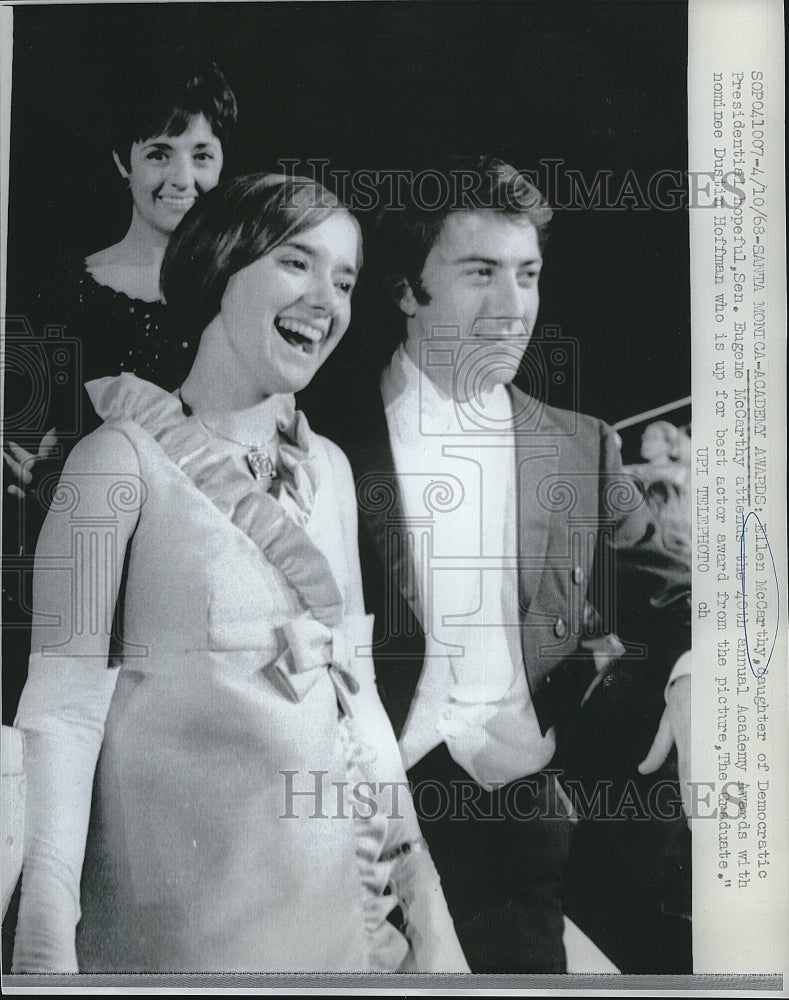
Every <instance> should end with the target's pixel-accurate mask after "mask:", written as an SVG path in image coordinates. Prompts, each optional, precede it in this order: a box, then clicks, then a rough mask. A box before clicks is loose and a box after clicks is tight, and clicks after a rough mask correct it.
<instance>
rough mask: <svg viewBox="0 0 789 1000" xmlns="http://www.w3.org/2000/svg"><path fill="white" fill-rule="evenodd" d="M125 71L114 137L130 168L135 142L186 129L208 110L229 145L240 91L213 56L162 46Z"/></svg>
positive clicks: (114, 144)
mask: <svg viewBox="0 0 789 1000" xmlns="http://www.w3.org/2000/svg"><path fill="white" fill-rule="evenodd" d="M122 77H123V78H122V80H120V81H119V86H118V91H117V93H116V94H115V95H114V99H113V105H112V108H111V114H110V118H111V121H110V126H109V137H110V143H111V145H112V149H113V150H114V152H116V153H117V154H118V158H119V159H120V161H121V163H122V164H123V166H124V167H126V169H127V170H128V169H129V166H130V164H129V154H130V153H131V147H132V145H133V144H134V143H135V142H142V141H143V140H145V139H150V138H152V137H153V136H156V135H170V136H177V135H182V134H183V133H184V132H185V131H186V130H187V128H188V127H189V123H190V122H191V120H192V119H193V118H194V117H195V116H196V115H201V114H202V115H205V117H206V120H207V121H208V123H209V125H210V126H211V130H212V131H213V133H214V135H215V136H216V137H217V139H219V141H220V142H221V143H222V147H223V149H224V148H225V147H226V145H227V142H228V140H229V138H230V136H231V134H232V131H233V127H234V126H235V124H236V118H237V115H238V109H237V106H236V98H235V94H234V93H233V91H232V90H231V89H230V86H229V85H228V82H227V80H226V79H225V77H224V74H223V73H222V71H221V70H220V69H219V67H218V66H217V64H216V63H215V62H213V61H212V60H211V59H207V58H205V57H203V56H200V55H198V54H197V53H195V52H193V51H192V50H191V49H188V48H185V47H182V46H178V47H176V48H170V49H166V48H162V49H159V50H156V51H154V52H153V53H147V52H146V53H145V54H144V55H142V54H141V55H140V57H139V59H138V60H136V61H135V63H134V65H133V67H132V68H131V69H129V70H127V71H126V72H124V73H123V74H122ZM121 85H122V89H121Z"/></svg>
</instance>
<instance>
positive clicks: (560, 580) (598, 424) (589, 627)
mask: <svg viewBox="0 0 789 1000" xmlns="http://www.w3.org/2000/svg"><path fill="white" fill-rule="evenodd" d="M510 393H511V397H512V403H513V414H514V430H515V442H516V473H517V479H516V482H517V490H518V495H517V498H516V501H517V502H516V504H513V510H517V539H518V543H517V544H518V556H519V571H518V576H519V616H520V637H521V644H522V649H523V660H524V664H525V667H526V673H527V678H528V683H529V688H530V691H531V694H532V698H533V701H534V705H535V708H536V711H537V716H538V719H539V721H540V726H541V728H542V730H543V732H544V731H545V730H547V728H548V727H549V726H551V725H554V724H557V723H559V724H561V723H562V722H563V721H564V720H566V719H567V718H568V716H570V715H572V713H573V712H574V711H576V710H577V708H578V707H579V705H580V700H581V696H582V693H583V691H584V690H585V689H586V687H587V685H588V683H589V681H590V680H591V679H592V676H593V674H594V665H593V661H592V658H591V656H590V654H589V652H588V649H585V648H584V643H585V641H586V640H589V639H594V638H595V637H598V636H600V635H603V634H607V633H611V632H613V633H616V634H617V635H618V636H619V638H620V639H621V641H622V642H623V643H624V644H625V647H626V653H625V656H626V657H628V658H631V659H633V660H634V661H636V662H643V664H646V665H648V668H649V669H654V670H658V671H660V673H661V675H662V677H661V683H662V682H664V681H665V679H667V677H668V674H669V672H670V670H671V668H672V667H673V665H674V663H675V662H676V659H677V658H678V657H679V655H680V654H681V653H682V652H684V651H685V650H687V649H689V648H690V575H689V569H688V567H687V566H684V565H682V564H681V563H679V562H677V560H676V559H675V558H674V557H673V556H672V555H671V554H670V553H669V552H668V551H667V550H666V549H665V548H664V547H663V546H662V544H661V542H660V539H659V536H658V533H657V530H656V526H655V523H654V520H653V518H652V516H651V512H650V510H649V508H648V507H647V505H646V503H645V501H644V497H643V492H642V490H641V489H640V487H639V484H638V483H637V482H636V481H635V480H634V479H633V478H632V477H630V476H628V475H625V473H624V472H623V469H622V464H621V459H620V454H619V448H618V445H617V442H616V439H615V437H614V434H613V432H612V430H611V429H610V428H609V427H608V426H607V425H606V424H604V423H603V422H602V421H599V420H595V419H592V418H590V417H586V416H583V415H579V414H576V413H572V412H569V411H564V410H558V409H556V408H553V407H548V406H544V405H543V404H541V403H539V402H538V401H537V400H535V399H533V398H532V397H529V396H526V395H525V394H524V393H522V392H520V391H519V390H518V389H516V388H515V387H510ZM353 408H354V409H353V412H354V417H353V419H352V421H344V422H343V432H342V433H341V434H337V435H335V436H336V438H337V439H338V443H340V444H341V446H342V447H343V448H344V450H345V452H346V454H347V455H348V458H349V459H350V462H351V466H352V469H353V473H354V478H355V481H356V489H357V502H358V505H359V544H360V555H361V563H362V577H363V582H364V591H365V602H366V604H367V611H368V612H372V613H373V614H374V615H375V632H374V656H375V665H376V676H377V681H378V686H379V690H380V693H381V698H382V701H383V703H384V705H385V707H386V709H387V711H388V713H389V715H390V718H391V720H392V724H393V727H394V729H395V732H396V733H397V735H398V736H399V735H400V732H401V731H402V727H403V725H404V723H405V719H406V716H407V714H408V709H409V707H410V705H411V701H412V700H413V697H414V693H415V690H416V686H417V683H418V680H419V675H420V673H421V671H422V668H423V662H424V652H425V641H424V632H423V629H422V622H421V621H420V615H421V610H420V599H419V590H418V588H417V586H416V581H415V579H414V573H413V567H412V560H411V556H410V548H409V546H410V545H412V544H424V540H425V537H428V543H427V544H428V546H429V531H430V518H431V511H430V510H429V509H427V508H426V516H425V521H424V523H423V524H422V525H418V526H416V529H415V527H414V525H413V523H412V524H408V523H407V522H406V521H405V519H404V515H403V508H402V504H401V499H400V493H399V489H398V484H397V476H396V473H395V469H394V463H393V457H392V450H391V447H390V444H389V436H388V429H387V424H386V417H385V414H384V408H383V402H382V400H381V395H380V390H379V389H378V387H377V386H374V387H371V388H369V389H368V390H367V396H366V398H364V397H362V398H361V400H360V398H359V396H354V397H353ZM437 478H439V479H440V474H439V475H438V477H437ZM434 513H435V512H434ZM419 535H421V536H422V538H421V542H420V539H419V538H418V537H417V536H419ZM458 545H459V551H462V549H463V540H462V539H459V540H458ZM560 729H561V726H560Z"/></svg>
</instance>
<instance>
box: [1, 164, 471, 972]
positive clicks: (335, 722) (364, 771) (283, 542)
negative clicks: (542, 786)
mask: <svg viewBox="0 0 789 1000" xmlns="http://www.w3.org/2000/svg"><path fill="white" fill-rule="evenodd" d="M360 241H361V237H360V233H359V229H358V226H357V224H356V222H355V221H354V220H353V219H352V217H351V216H350V214H349V213H348V212H347V210H346V209H345V208H343V207H342V206H341V205H340V204H339V203H338V201H337V200H336V199H335V198H334V197H333V196H332V195H330V194H329V192H327V191H325V190H324V189H323V188H321V187H320V186H319V185H317V184H315V183H314V182H311V181H306V180H301V179H299V178H283V177H277V176H270V175H253V176H249V177H241V178H238V179H237V180H236V181H234V182H232V183H231V184H229V185H227V187H226V188H224V189H220V188H217V189H216V190H214V191H211V192H209V193H208V194H207V195H206V196H205V198H203V199H201V201H200V203H199V204H198V205H197V206H195V209H194V211H193V212H192V213H190V215H189V216H188V218H187V219H185V220H184V223H183V225H182V226H180V227H179V228H178V230H177V232H176V234H175V236H174V238H173V239H172V240H171V241H170V244H169V246H168V248H167V252H166V255H165V259H164V264H163V269H162V283H163V288H164V291H165V294H166V296H167V300H168V303H169V305H168V308H171V309H174V310H176V312H177V313H178V314H179V317H180V320H181V321H184V322H185V321H186V318H187V317H191V319H192V321H193V322H197V318H198V317H200V324H199V325H197V326H195V327H193V330H194V333H195V336H193V337H192V338H191V340H193V341H194V342H195V344H196V353H195V356H194V360H193V363H192V365H191V368H190V370H189V372H188V375H187V377H186V379H185V380H184V382H183V384H182V386H181V387H180V388H179V390H178V391H177V392H176V393H168V392H167V391H165V390H164V389H162V388H161V387H159V386H157V385H154V384H153V383H152V382H147V381H144V380H142V379H140V378H137V377H136V376H134V375H129V374H123V375H120V376H118V377H114V378H104V379H100V380H97V381H95V382H92V383H90V384H89V386H88V391H89V393H90V396H91V398H92V400H93V402H94V404H95V407H96V410H97V412H98V413H99V414H100V415H101V416H102V417H103V418H104V420H105V423H104V425H103V426H102V427H100V428H99V429H98V430H96V431H95V432H94V433H93V434H91V435H89V436H88V437H87V438H85V439H84V440H83V441H82V442H80V444H79V445H78V446H77V447H76V448H75V449H74V451H73V452H72V453H71V456H70V457H69V460H68V462H67V464H66V468H65V470H64V473H63V476H62V478H61V483H60V489H59V492H58V497H59V498H61V499H63V498H66V502H65V503H61V502H58V503H57V504H54V503H53V506H52V508H51V509H50V512H49V515H48V517H47V520H46V522H45V524H44V529H43V531H42V533H41V540H40V543H39V548H38V550H37V565H40V566H45V565H50V559H52V558H55V559H57V560H62V559H66V560H67V561H68V560H70V559H72V556H71V553H79V552H81V551H83V549H84V550H85V551H87V548H86V547H91V551H92V553H93V558H91V559H90V560H81V559H80V557H79V556H78V555H75V556H74V557H73V576H70V577H69V578H70V579H72V578H73V579H74V580H75V581H76V582H75V586H74V588H73V591H72V590H70V589H69V588H68V587H63V586H62V582H61V581H60V580H59V579H58V580H55V579H53V576H55V575H54V574H52V573H47V572H44V571H42V572H39V573H37V574H36V576H35V581H34V608H35V611H36V620H37V621H39V622H48V623H53V622H58V623H60V624H58V625H54V626H53V625H52V624H49V625H41V626H40V627H36V628H35V629H34V631H33V644H32V656H31V658H30V670H29V675H28V681H27V684H26V686H25V689H24V692H23V694H22V698H21V700H20V707H19V713H18V716H17V720H16V725H17V726H18V728H20V729H22V730H23V732H24V735H25V772H26V778H27V802H28V806H27V812H26V842H25V857H24V867H23V873H22V893H21V900H20V907H19V920H18V923H17V931H16V940H15V950H14V968H15V970H16V971H17V972H77V971H80V972H149V973H152V972H219V971H232V972H245V971H246V972H267V971H272V972H273V971H277V972H288V971H293V972H304V971H322V972H328V971H344V972H349V971H359V972H362V971H379V972H386V971H394V970H398V969H399V970H402V971H422V972H440V971H459V972H464V971H468V967H467V965H466V963H465V960H464V958H463V954H462V952H461V950H460V946H459V945H458V943H457V939H456V937H455V932H454V927H453V925H452V921H451V918H450V916H449V913H448V911H447V908H446V904H445V902H444V897H443V893H442V891H441V887H440V883H439V880H438V875H437V873H436V871H435V868H434V866H433V863H432V859H431V856H430V853H429V851H428V850H427V848H426V845H425V844H424V842H423V841H422V839H421V835H420V830H419V824H418V821H417V819H416V815H415V812H414V809H413V804H412V802H411V798H410V795H409V794H408V792H407V787H408V786H407V782H406V779H405V774H404V771H403V765H402V761H401V759H400V754H399V751H398V748H397V743H396V741H395V737H394V733H393V732H392V728H391V725H390V723H389V721H388V717H387V716H386V713H385V712H384V710H383V707H382V705H381V702H380V699H379V697H378V693H377V689H376V684H375V675H374V671H373V667H372V660H371V659H370V658H369V657H365V656H364V655H363V650H364V649H365V648H368V647H369V646H370V643H371V641H372V619H371V617H370V616H366V615H365V613H364V602H363V598H362V588H361V574H360V569H359V556H358V543H357V525H356V505H355V497H354V485H353V479H352V476H351V472H350V468H349V466H348V462H347V460H346V458H345V456H344V455H343V454H342V452H341V451H340V450H339V449H338V448H337V447H336V446H335V445H333V444H332V443H331V442H329V441H327V440H326V439H325V438H321V437H319V436H317V435H314V434H312V433H311V431H310V429H309V427H308V426H307V423H306V420H305V419H304V417H303V415H302V414H300V413H298V412H296V410H295V402H294V398H293V393H294V391H296V390H297V389H300V388H302V387H303V386H305V385H306V384H307V383H308V382H309V381H310V379H311V378H312V376H313V374H314V373H315V372H316V371H317V369H318V368H319V367H320V365H321V364H322V363H323V361H324V360H325V358H326V357H327V356H328V355H329V353H330V352H331V351H332V350H333V349H334V347H335V346H336V344H337V343H338V342H339V340H340V339H341V337H342V336H343V334H344V333H345V330H346V328H347V327H348V324H349V321H350V315H351V306H350V297H351V291H352V289H353V285H354V281H355V277H356V273H357V270H358V268H359V264H360ZM72 495H77V496H78V497H79V501H78V502H79V508H80V519H81V520H79V521H77V520H75V519H74V517H73V506H72V505H70V504H69V502H68V500H67V498H68V497H69V496H72ZM108 506H109V507H110V508H111V510H112V512H113V513H114V516H115V520H114V528H115V534H114V535H110V534H107V535H106V536H105V535H104V534H102V535H101V539H99V536H97V535H96V534H95V531H94V529H93V528H92V527H88V528H84V529H83V527H82V524H83V523H87V524H89V525H91V526H92V525H94V524H95V523H97V522H96V518H99V519H100V518H101V517H102V515H103V514H104V513H106V512H107V508H108ZM86 517H87V522H84V520H83V519H84V518H86ZM105 542H106V548H102V546H103V545H105ZM97 544H98V547H99V548H98V549H96V545H97ZM39 560H41V561H40V562H39ZM56 575H57V576H58V577H59V576H60V575H59V574H56ZM86 595H90V598H86ZM86 601H87V602H92V603H87V606H86ZM104 608H114V622H113V623H110V622H105V625H106V627H105V628H103V629H101V628H100V629H93V630H88V629H83V630H79V634H76V632H75V633H74V634H72V632H71V629H70V626H69V624H68V623H70V622H72V621H76V620H78V619H79V620H87V619H83V616H85V615H87V616H88V618H89V619H90V620H91V621H94V620H95V621H99V620H103V615H102V614H100V613H99V609H104ZM96 616H98V617H96ZM111 639H112V642H111ZM53 653H55V654H56V655H54V656H53V655H52V654H53ZM316 776H317V777H316ZM316 781H317V785H316ZM362 791H363V794H362ZM397 792H399V793H402V794H397ZM316 796H317V798H316ZM319 800H320V801H324V800H325V801H326V802H327V804H328V802H329V801H330V800H331V806H330V807H329V808H328V809H327V810H325V811H324V809H323V808H322V807H321V805H320V802H319ZM335 806H336V808H335Z"/></svg>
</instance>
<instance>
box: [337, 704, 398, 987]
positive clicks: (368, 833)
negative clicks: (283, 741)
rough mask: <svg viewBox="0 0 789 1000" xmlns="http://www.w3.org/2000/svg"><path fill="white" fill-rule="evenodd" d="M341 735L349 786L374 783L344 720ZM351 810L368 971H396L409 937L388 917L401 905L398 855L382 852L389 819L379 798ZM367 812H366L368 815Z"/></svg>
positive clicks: (354, 786)
mask: <svg viewBox="0 0 789 1000" xmlns="http://www.w3.org/2000/svg"><path fill="white" fill-rule="evenodd" d="M340 735H341V737H342V743H343V748H344V751H345V758H346V765H345V767H346V773H347V776H348V781H349V784H350V787H351V788H360V786H361V787H362V788H364V787H367V788H369V787H370V786H371V785H373V787H375V785H374V783H373V782H371V781H370V778H369V775H368V773H367V772H366V768H365V760H366V758H365V752H369V748H367V747H363V746H362V745H361V744H360V743H359V742H358V741H357V740H356V739H355V738H354V736H353V735H352V733H351V732H350V729H349V727H348V725H347V719H343V720H342V721H341V723H340ZM348 808H349V809H350V810H351V812H350V816H351V817H352V821H353V826H354V835H355V838H356V861H357V864H358V867H359V877H360V879H361V883H362V906H363V909H364V925H365V932H366V935H367V942H368V947H369V953H370V970H371V971H372V972H395V971H396V970H397V969H398V968H399V967H400V966H401V965H402V963H403V961H404V960H405V958H406V957H407V956H408V953H409V951H410V947H411V946H410V944H409V941H408V939H407V938H406V937H405V935H404V934H403V933H402V931H400V930H398V929H397V928H396V927H395V925H394V924H392V923H390V922H389V920H388V919H387V918H388V916H389V914H390V913H391V912H392V911H393V910H394V909H396V908H397V907H398V906H400V899H399V898H398V896H397V894H396V886H395V882H394V880H393V878H392V872H393V869H394V867H395V864H396V862H397V855H396V854H395V853H394V852H393V853H392V856H390V857H389V858H388V859H385V858H383V857H382V855H381V846H382V844H385V843H386V841H387V835H388V833H389V831H388V829H387V827H388V825H389V824H390V823H391V822H392V819H391V818H390V817H388V816H387V815H386V813H385V811H384V809H383V805H382V802H381V800H380V798H379V797H377V796H376V797H375V798H374V799H373V803H372V805H371V806H370V807H369V808H365V807H364V804H362V806H361V808H360V807H359V803H357V802H355V801H352V802H351V803H350V804H349V805H348ZM368 813H369V815H368Z"/></svg>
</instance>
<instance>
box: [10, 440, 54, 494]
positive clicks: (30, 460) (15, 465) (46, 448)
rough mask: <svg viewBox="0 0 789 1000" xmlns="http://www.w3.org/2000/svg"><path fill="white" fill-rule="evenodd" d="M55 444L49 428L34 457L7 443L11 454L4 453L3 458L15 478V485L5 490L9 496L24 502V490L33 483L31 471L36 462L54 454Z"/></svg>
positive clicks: (15, 445)
mask: <svg viewBox="0 0 789 1000" xmlns="http://www.w3.org/2000/svg"><path fill="white" fill-rule="evenodd" d="M57 443H58V439H57V433H56V428H54V427H50V428H49V430H48V431H47V432H46V434H45V435H44V436H43V437H42V438H41V442H40V444H39V446H38V452H37V453H36V454H35V455H34V454H33V453H32V452H30V451H26V450H25V449H24V448H22V447H21V446H20V445H18V444H14V442H13V441H9V442H7V447H8V450H9V451H10V452H11V454H10V455H9V454H8V452H7V451H4V452H3V458H4V459H5V461H6V465H7V466H8V468H9V469H10V470H11V472H12V473H13V474H14V476H15V477H16V483H12V484H11V485H10V486H8V488H7V492H8V493H10V494H11V496H14V497H18V498H19V499H20V500H24V498H25V490H26V489H27V488H28V487H29V486H30V484H31V483H32V482H33V469H34V467H35V465H36V462H41V461H43V460H45V459H47V458H49V457H50V456H51V455H52V453H53V452H54V450H55V447H56V446H57Z"/></svg>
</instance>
